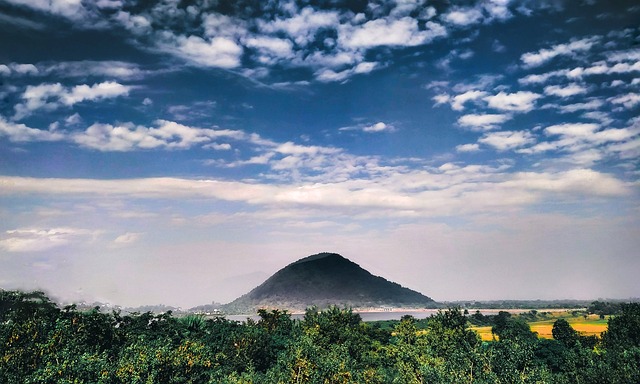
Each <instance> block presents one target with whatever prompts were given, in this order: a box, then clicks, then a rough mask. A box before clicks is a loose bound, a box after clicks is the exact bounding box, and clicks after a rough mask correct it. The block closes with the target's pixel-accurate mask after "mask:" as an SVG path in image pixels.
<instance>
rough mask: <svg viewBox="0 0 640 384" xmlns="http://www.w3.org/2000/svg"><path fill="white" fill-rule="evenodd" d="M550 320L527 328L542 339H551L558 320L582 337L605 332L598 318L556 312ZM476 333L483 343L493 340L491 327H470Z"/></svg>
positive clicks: (605, 323)
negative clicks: (567, 323)
mask: <svg viewBox="0 0 640 384" xmlns="http://www.w3.org/2000/svg"><path fill="white" fill-rule="evenodd" d="M552 316H553V317H552V319H549V320H543V321H534V322H530V323H529V326H530V327H531V330H532V331H533V332H537V333H538V337H540V338H544V339H552V338H553V335H552V334H551V330H552V329H553V323H554V322H555V321H556V320H557V319H560V318H564V319H565V320H567V321H568V322H569V324H571V327H573V329H575V330H576V331H578V332H579V333H580V334H581V335H583V336H591V335H595V336H600V334H601V333H602V332H604V331H606V330H607V320H601V319H600V318H599V317H598V316H595V315H590V316H588V317H587V318H586V319H585V318H584V317H582V316H572V315H571V314H569V313H566V312H556V313H553V314H552ZM471 329H472V330H474V331H476V332H477V333H478V334H479V335H480V338H481V339H482V340H483V341H491V340H493V334H492V333H491V327H471Z"/></svg>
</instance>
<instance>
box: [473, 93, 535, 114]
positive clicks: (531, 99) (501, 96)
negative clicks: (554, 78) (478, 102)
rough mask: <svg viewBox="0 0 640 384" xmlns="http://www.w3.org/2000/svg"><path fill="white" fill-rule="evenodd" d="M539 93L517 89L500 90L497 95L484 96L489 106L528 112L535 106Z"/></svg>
mask: <svg viewBox="0 0 640 384" xmlns="http://www.w3.org/2000/svg"><path fill="white" fill-rule="evenodd" d="M540 97H542V96H541V95H539V94H537V93H533V92H528V91H519V92H515V93H505V92H500V93H498V94H497V95H493V96H487V97H485V98H484V100H485V101H487V103H488V104H489V107H491V108H495V109H499V110H503V111H513V112H529V111H531V110H532V109H533V108H534V106H535V101H536V100H538V99H539V98H540Z"/></svg>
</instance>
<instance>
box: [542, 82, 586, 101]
mask: <svg viewBox="0 0 640 384" xmlns="http://www.w3.org/2000/svg"><path fill="white" fill-rule="evenodd" d="M587 91H588V89H587V88H586V87H584V86H582V85H579V84H576V83H572V84H568V85H565V86H559V85H549V86H547V87H545V88H544V93H545V95H548V96H558V97H562V98H565V97H571V96H576V95H583V94H585V93H587Z"/></svg>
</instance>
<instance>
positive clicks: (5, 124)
mask: <svg viewBox="0 0 640 384" xmlns="http://www.w3.org/2000/svg"><path fill="white" fill-rule="evenodd" d="M2 136H6V137H7V138H8V139H9V140H10V141H13V142H29V141H60V140H64V138H65V136H64V134H63V133H62V132H58V131H55V130H48V131H45V130H42V129H36V128H30V127H27V126H26V125H24V124H16V123H13V122H9V121H7V120H5V119H4V117H2V116H0V137H2Z"/></svg>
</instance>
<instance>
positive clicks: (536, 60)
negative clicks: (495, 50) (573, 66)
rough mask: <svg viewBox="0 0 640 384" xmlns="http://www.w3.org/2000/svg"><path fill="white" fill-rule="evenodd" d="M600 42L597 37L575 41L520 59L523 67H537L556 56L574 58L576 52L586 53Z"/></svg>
mask: <svg viewBox="0 0 640 384" xmlns="http://www.w3.org/2000/svg"><path fill="white" fill-rule="evenodd" d="M599 40H600V38H599V37H595V36H594V37H588V38H584V39H581V40H575V41H572V42H570V43H568V44H557V45H554V46H552V47H551V48H550V49H541V50H539V51H538V52H528V53H525V54H523V55H522V56H521V57H520V60H521V61H522V63H523V64H524V66H525V67H529V68H531V67H538V66H540V65H542V64H544V63H546V62H548V61H550V60H552V59H553V58H555V57H556V56H574V55H575V53H576V52H580V51H588V50H590V49H591V47H592V46H593V45H594V44H596V43H597V42H598V41H599Z"/></svg>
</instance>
